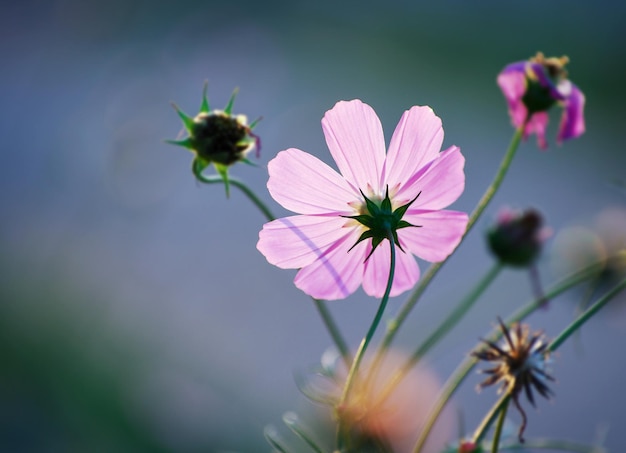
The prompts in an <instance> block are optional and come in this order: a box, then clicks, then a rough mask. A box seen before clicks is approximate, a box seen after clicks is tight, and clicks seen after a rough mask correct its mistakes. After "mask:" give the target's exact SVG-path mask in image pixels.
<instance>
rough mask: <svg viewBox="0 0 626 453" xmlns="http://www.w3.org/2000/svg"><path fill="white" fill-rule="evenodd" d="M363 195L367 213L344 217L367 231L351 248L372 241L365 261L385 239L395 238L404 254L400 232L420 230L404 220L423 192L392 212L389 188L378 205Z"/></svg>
mask: <svg viewBox="0 0 626 453" xmlns="http://www.w3.org/2000/svg"><path fill="white" fill-rule="evenodd" d="M360 192H361V195H363V199H364V200H365V211H366V212H364V213H362V214H359V215H354V216H344V217H346V218H348V219H354V220H356V221H357V222H359V223H361V224H362V225H364V226H365V227H366V228H367V230H365V231H364V232H363V233H362V234H361V236H360V237H359V239H358V240H357V241H356V243H355V244H354V245H353V246H352V247H350V250H352V249H353V248H354V247H355V246H356V245H357V244H358V243H359V242H361V241H364V240H366V239H370V238H371V239H372V250H371V251H370V253H369V254H368V255H367V257H366V258H365V261H367V260H368V259H369V257H370V256H372V253H374V250H376V247H378V246H379V245H380V243H381V242H383V240H385V239H389V238H390V237H391V238H393V243H394V244H395V245H397V246H398V248H399V249H400V250H402V252H404V249H403V248H402V246H401V245H400V241H399V240H398V230H399V229H401V228H407V227H416V228H419V227H421V225H412V224H410V223H409V222H407V221H406V220H402V217H404V214H405V213H406V211H407V209H409V206H411V204H413V202H414V201H415V200H417V197H419V196H420V194H421V192H420V193H418V194H417V195H416V196H415V198H413V199H412V200H411V201H409V202H408V203H407V204H405V205H403V206H400V207H399V208H396V209H395V210H392V206H391V199H390V198H389V187H387V189H386V191H385V198H383V199H382V200H381V201H380V203H376V202H375V201H373V200H370V199H369V198H367V197H366V196H365V194H364V193H363V191H360Z"/></svg>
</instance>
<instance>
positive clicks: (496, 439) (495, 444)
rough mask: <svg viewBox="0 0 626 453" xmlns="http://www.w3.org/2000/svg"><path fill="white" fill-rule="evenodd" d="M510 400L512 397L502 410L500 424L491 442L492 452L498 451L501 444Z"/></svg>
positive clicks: (496, 452)
mask: <svg viewBox="0 0 626 453" xmlns="http://www.w3.org/2000/svg"><path fill="white" fill-rule="evenodd" d="M509 401H511V398H510V397H509V398H507V400H506V402H505V403H504V406H502V409H501V410H500V417H499V418H498V424H497V425H496V432H495V433H494V435H493V441H492V444H491V453H498V447H499V446H500V436H501V435H502V427H503V426H504V419H505V418H506V410H507V409H508V407H509Z"/></svg>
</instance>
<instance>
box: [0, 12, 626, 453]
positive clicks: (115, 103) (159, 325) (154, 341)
mask: <svg viewBox="0 0 626 453" xmlns="http://www.w3.org/2000/svg"><path fill="white" fill-rule="evenodd" d="M625 20H626V7H625V6H624V5H623V4H621V3H619V2H608V1H606V2H583V1H553V2H544V1H526V2H501V1H495V0H494V1H484V2H465V1H460V0H459V1H442V2H413V1H408V0H407V1H390V2H331V1H325V0H324V1H315V2H289V1H277V0H274V1H267V2H252V1H240V2H215V1H204V2H201V1H180V2H173V1H172V2H166V1H141V0H107V1H79V0H56V1H48V2H35V1H23V2H14V3H12V4H9V3H6V2H5V3H4V4H3V5H2V7H0V56H1V61H2V69H0V101H1V104H0V105H1V110H0V112H1V113H0V115H1V121H0V137H1V147H2V165H1V166H0V209H1V211H2V223H1V224H0V234H1V236H0V247H1V254H0V266H1V272H0V282H1V286H0V288H1V292H2V294H1V299H2V301H1V308H0V351H1V356H0V358H1V362H2V365H1V372H0V421H1V422H0V449H1V450H3V451H159V450H163V451H239V452H258V451H268V450H269V447H268V446H267V444H266V443H265V442H264V440H263V438H262V429H263V427H264V426H265V425H266V424H268V423H271V424H275V425H280V416H281V414H282V413H283V412H284V411H286V410H289V409H293V408H301V407H304V406H305V403H303V402H302V398H301V397H300V396H299V392H298V390H297V389H296V386H295V384H294V382H293V372H294V371H298V370H303V369H306V368H307V367H309V366H311V365H313V364H315V363H317V362H318V361H319V358H320V355H321V353H322V352H323V351H324V350H325V349H326V348H327V347H328V346H329V345H330V341H329V338H328V335H327V333H326V331H325V330H324V328H323V325H322V323H321V321H320V320H319V318H318V317H317V314H316V311H315V309H314V306H313V305H312V303H311V301H310V299H308V298H307V297H306V296H305V295H304V294H302V293H301V292H299V291H298V290H297V289H295V288H294V286H293V285H292V278H293V276H294V274H295V271H283V270H279V269H276V268H273V267H272V266H270V265H269V264H267V262H266V261H265V259H264V258H263V256H261V255H260V254H259V253H258V252H257V251H256V249H255V244H256V240H257V234H258V231H259V229H260V228H261V226H262V224H263V222H264V219H263V217H262V216H261V215H260V214H259V212H257V211H256V210H255V209H254V207H253V206H251V204H250V203H249V202H248V201H247V200H246V199H245V198H244V197H243V196H242V195H241V194H240V193H238V192H237V191H236V190H235V191H234V192H233V194H232V196H231V198H230V199H228V200H227V199H226V197H225V195H224V191H223V188H222V187H219V186H211V187H202V186H200V185H199V184H197V183H196V182H195V181H194V179H193V177H192V175H191V173H190V163H191V154H189V153H187V152H186V151H185V150H183V149H182V148H175V147H172V146H169V145H166V144H164V143H163V141H162V140H163V139H165V138H175V137H176V136H177V134H178V133H179V131H180V128H181V125H180V121H179V119H178V117H177V116H176V114H175V112H174V111H173V110H172V108H171V107H170V105H169V103H170V101H175V102H176V103H177V104H178V105H179V106H181V108H182V109H183V110H185V111H187V112H188V113H190V114H194V113H195V112H197V109H198V107H199V104H200V100H201V90H202V84H203V82H204V80H205V79H208V80H209V98H210V101H211V103H212V105H213V106H215V107H217V108H222V107H223V106H224V105H225V104H226V102H227V100H228V97H229V95H230V93H231V91H232V89H233V88H234V87H235V86H238V87H240V95H239V96H238V98H237V101H236V104H235V112H236V113H245V114H247V115H248V117H249V118H250V119H254V118H256V117H257V116H261V115H262V116H263V120H262V121H261V123H259V126H258V127H257V129H256V132H257V133H258V134H259V135H260V136H261V139H262V143H263V148H262V156H261V159H260V160H259V161H258V162H259V167H258V168H253V167H246V166H237V167H236V168H233V170H232V173H233V174H234V175H236V176H238V177H240V178H242V179H244V180H245V181H247V182H248V184H249V185H250V186H251V187H252V188H254V189H255V190H256V191H257V192H258V193H259V194H260V196H261V197H262V198H263V200H265V201H266V202H267V203H269V204H270V205H271V206H272V207H273V209H274V210H275V212H276V213H278V214H286V211H284V210H282V209H281V208H279V207H278V206H276V205H275V204H274V203H273V201H272V200H271V198H270V197H269V195H268V194H267V192H266V190H265V182H266V179H267V173H266V169H265V166H266V164H267V162H268V161H269V160H270V159H271V158H272V157H273V156H274V155H275V154H276V153H277V152H278V151H280V150H281V149H285V148H288V147H297V148H300V149H304V150H307V151H309V152H311V153H314V154H315V155H317V156H319V157H320V158H322V159H324V160H325V161H327V162H329V163H330V155H329V154H328V151H327V149H326V146H325V143H324V140H323V135H322V131H321V127H320V123H319V121H320V119H321V117H322V115H323V114H324V112H325V111H326V110H328V109H329V108H331V107H332V106H333V105H334V103H335V102H336V101H337V100H340V99H353V98H360V99H362V100H363V101H365V102H367V103H369V104H370V105H372V106H373V107H374V109H375V110H376V111H377V113H378V115H379V116H380V118H381V121H382V123H383V126H384V128H385V131H386V137H387V140H389V137H390V136H391V132H392V131H393V128H394V127H395V125H396V122H397V121H398V119H399V118H400V115H401V114H402V112H403V111H404V110H406V109H408V108H409V107H411V106H412V105H415V104H420V105H423V104H427V105H430V106H432V107H433V108H434V110H435V111H436V113H437V114H438V115H439V116H441V117H442V119H443V123H444V128H445V132H446V139H445V142H444V146H445V147H447V146H449V145H452V144H456V145H458V146H460V147H461V149H462V151H463V153H464V155H465V156H466V158H467V164H466V175H467V185H466V190H465V192H464V194H463V195H462V197H461V198H460V199H459V200H458V202H457V203H455V205H454V206H453V207H454V208H455V209H460V210H466V211H470V210H471V209H472V208H473V206H474V205H475V203H476V201H477V200H478V198H479V197H480V195H481V194H482V192H483V190H484V189H485V187H486V186H487V185H488V183H489V181H490V180H491V178H492V175H493V174H494V172H495V170H496V168H497V166H498V163H499V161H500V159H501V156H502V155H503V152H504V149H505V148H506V146H507V144H508V142H509V139H510V137H511V135H512V132H513V130H512V128H511V126H510V124H509V118H508V115H507V112H506V107H505V103H504V100H503V98H502V96H501V93H500V92H499V90H498V88H497V86H496V84H495V78H496V75H497V73H498V72H499V71H500V70H501V69H502V68H503V67H504V65H506V64H507V63H509V62H512V61H517V60H521V59H525V58H528V57H530V56H532V55H534V54H535V52H536V51H538V50H541V51H543V52H544V53H545V54H546V55H557V56H560V55H562V54H567V55H568V56H569V57H570V58H571V64H570V65H569V71H570V75H571V78H572V80H573V81H574V82H575V83H576V84H577V85H578V86H579V87H580V88H581V89H582V90H583V91H584V93H585V94H586V96H587V102H588V103H587V109H586V119H587V133H586V134H585V135H584V136H583V137H582V138H580V139H578V140H574V141H572V142H568V143H566V144H565V145H564V146H561V147H558V146H556V144H555V136H556V127H557V125H558V112H554V115H553V116H552V122H551V127H550V128H549V132H548V137H549V140H550V145H551V146H550V149H549V150H548V151H547V152H540V151H539V150H538V148H537V147H536V144H535V141H534V138H531V140H529V141H528V142H526V143H525V144H523V145H522V147H521V149H520V150H519V153H518V155H517V156H516V159H515V162H514V166H513V168H512V169H511V171H510V174H509V176H508V179H507V180H506V181H505V183H504V185H503V187H502V190H501V191H500V192H499V193H498V195H497V196H496V198H495V199H494V201H493V204H492V205H491V206H490V208H489V209H488V210H487V213H486V216H485V217H484V219H483V220H481V221H480V222H479V224H478V225H477V228H476V229H475V231H474V233H473V234H472V235H471V236H470V237H469V240H468V241H467V242H466V243H464V244H463V245H462V246H461V247H460V248H459V250H458V253H457V254H456V255H455V256H454V257H453V258H452V259H451V261H450V262H449V263H448V264H446V266H445V267H444V268H443V270H442V272H441V273H440V275H439V276H438V279H437V280H436V281H435V282H434V283H433V284H432V285H431V288H430V289H429V291H428V293H427V294H426V296H425V297H424V298H423V300H422V301H421V302H420V304H419V305H418V307H417V309H416V310H415V312H414V313H412V315H411V317H410V318H409V320H408V322H407V324H406V325H405V326H404V331H403V334H402V335H401V336H400V339H399V342H398V345H402V346H405V347H407V348H408V347H410V346H411V345H415V344H417V342H418V341H419V339H420V338H423V337H424V336H425V335H426V334H427V332H428V331H429V329H430V328H431V327H432V326H433V325H434V324H435V323H436V321H437V320H438V319H441V317H442V316H443V315H444V314H445V313H446V312H447V311H448V310H449V309H450V307H451V306H453V304H454V303H455V302H456V301H457V300H458V299H459V298H460V297H461V296H462V294H463V293H464V291H466V290H467V289H468V288H470V287H471V285H472V284H473V283H474V282H475V281H477V279H478V278H479V277H480V276H482V275H483V274H484V273H485V272H486V271H487V269H488V268H489V267H490V265H491V264H492V259H491V258H490V256H489V255H488V253H487V252H486V250H485V248H484V245H483V242H482V239H481V231H484V230H485V229H486V228H487V226H488V225H489V219H490V218H493V216H494V215H495V213H496V211H497V208H498V207H499V206H502V205H504V204H509V205H512V206H517V207H527V206H535V207H537V208H539V209H541V210H542V211H543V212H544V214H545V216H546V218H547V220H548V222H549V223H550V225H551V226H552V227H553V228H554V230H555V231H556V232H558V231H559V230H560V229H562V228H565V227H568V226H571V225H577V224H582V225H589V224H591V222H592V219H593V218H594V216H596V215H597V214H598V213H599V212H600V211H601V210H602V209H604V208H607V207H610V206H621V207H622V208H623V207H624V205H625V204H626V193H625V192H624V189H623V187H622V188H620V187H619V185H615V184H613V183H612V182H613V181H622V182H623V181H624V180H625V179H626V153H625V152H624V145H623V134H624V120H625V119H626V118H625V115H624V104H625V102H626V91H625V90H624V89H623V82H624V77H625V75H626V74H625V68H626V49H625V47H624V42H626V32H625V31H624V30H625V29H624V25H623V24H624V21H625ZM621 227H622V228H624V226H623V225H622V226H621ZM550 245H551V242H548V244H547V249H546V253H545V254H544V257H543V259H542V261H541V263H540V270H541V275H542V280H543V281H544V283H546V284H548V283H550V282H552V281H554V280H556V279H557V278H558V277H559V275H557V272H555V271H554V266H552V265H551V263H552V262H553V261H554V260H555V259H556V258H555V257H554V254H553V253H552V250H551V248H550ZM557 258H558V257H557ZM421 267H422V269H425V268H426V264H425V263H421ZM530 296H531V289H530V286H529V282H528V276H527V274H526V273H524V272H521V271H506V272H504V273H503V275H502V276H501V277H500V278H499V279H498V280H497V282H496V284H494V286H493V287H492V288H490V289H489V291H488V292H487V293H486V295H485V297H484V299H483V300H481V301H480V303H479V305H478V307H477V308H476V310H475V311H474V312H472V314H470V315H469V316H468V317H467V319H466V320H464V322H463V323H462V324H461V325H460V326H459V328H458V329H457V330H455V332H454V335H452V336H450V337H448V338H447V339H446V340H445V341H444V342H443V343H442V344H441V345H440V346H439V347H437V348H436V349H435V350H434V351H433V353H432V354H431V356H430V357H429V362H430V364H431V365H432V366H433V368H434V369H435V371H436V372H437V373H438V374H439V375H440V377H441V378H442V379H445V377H446V375H447V374H449V373H450V372H451V371H452V370H453V369H454V367H455V365H456V363H458V361H459V360H460V359H462V358H463V357H465V354H467V352H468V350H469V347H470V346H471V345H473V344H474V343H475V341H476V339H477V338H478V337H479V336H481V335H484V334H485V332H486V331H487V329H488V328H489V327H490V326H491V325H492V324H493V322H494V321H495V316H496V315H502V316H506V315H507V314H508V313H510V312H511V311H512V310H514V309H515V308H516V307H518V306H519V305H520V304H522V303H524V302H525V301H527V300H528V299H529V297H530ZM579 297H580V293H572V294H570V296H568V297H564V298H561V299H558V300H557V301H554V302H553V304H552V305H551V306H550V308H549V310H547V311H542V312H541V313H538V314H536V315H535V316H533V317H532V319H531V321H532V324H533V327H536V328H543V329H545V330H546V332H547V333H548V334H549V335H552V336H553V335H556V334H557V333H558V332H559V331H560V329H562V328H563V327H564V326H565V325H566V324H567V323H568V322H569V321H570V319H571V317H572V313H573V310H574V305H575V302H576V300H578V299H577V298H579ZM402 301H403V298H402V297H399V298H397V299H394V300H392V301H391V303H390V306H389V308H388V313H389V314H392V313H394V312H395V311H396V310H397V309H398V307H399V306H400V304H401V303H402ZM376 305H377V302H376V301H375V300H372V299H370V298H368V297H366V296H365V295H364V294H363V293H362V292H361V291H359V292H357V293H356V294H355V295H354V296H352V297H350V298H349V299H347V300H344V301H337V302H333V303H331V304H329V306H330V309H331V311H332V312H333V314H334V315H335V316H336V319H337V321H338V323H339V324H340V325H341V327H342V329H343V330H344V333H345V336H346V337H347V338H348V339H349V340H350V343H351V344H352V345H354V346H356V345H357V344H358V342H359V340H360V338H361V337H362V335H363V333H364V332H365V330H366V329H367V327H368V325H369V322H370V320H371V318H372V316H373V314H374V312H375V310H376ZM624 316H625V315H624V314H623V312H621V311H620V310H610V309H609V310H608V311H607V313H604V314H600V315H599V316H598V317H596V318H595V319H594V320H592V321H591V322H590V323H589V325H588V327H586V328H585V329H584V331H583V333H582V335H581V336H580V337H579V338H578V340H577V341H578V343H576V342H572V343H571V344H566V345H565V346H563V348H562V349H561V350H560V351H559V354H558V355H557V357H556V358H555V362H554V364H553V374H554V375H555V376H556V377H557V379H558V383H557V384H556V385H555V387H554V390H555V393H556V398H555V399H554V401H553V402H547V401H544V400H542V401H539V402H538V406H539V410H538V411H534V410H532V409H531V408H529V410H528V413H529V416H530V421H529V427H528V432H527V434H528V436H529V437H532V436H548V435H550V436H554V437H558V438H569V439H573V440H578V441H582V442H593V441H594V439H596V437H597V435H598V433H601V432H604V429H605V428H606V427H608V432H607V438H606V445H607V446H608V447H609V448H610V449H611V451H613V452H619V451H622V447H623V446H625V445H626V433H625V432H624V430H623V426H624V420H626V410H625V409H624V408H625V407H626V396H625V394H624V392H623V381H624V378H625V377H626V359H625V357H624V352H623V347H622V345H623V344H624V342H625V340H626V318H625V317H624ZM479 379H480V378H479V377H478V376H472V378H471V379H470V380H469V382H468V384H466V385H465V387H464V388H463V390H462V391H461V392H460V393H459V395H458V396H457V398H456V400H455V403H456V404H457V406H459V407H461V408H462V410H463V416H464V418H465V423H466V426H467V427H468V430H473V429H474V428H475V427H476V425H477V424H478V422H479V420H480V417H481V416H482V415H483V414H484V413H485V412H486V410H487V409H488V408H489V407H490V406H491V404H493V402H494V401H495V398H496V395H495V391H494V390H492V389H489V390H485V391H484V392H482V393H481V394H480V395H477V394H476V393H475V391H474V388H473V387H474V386H475V384H476V383H477V382H478V381H479ZM527 406H528V405H527ZM511 417H512V419H513V420H516V421H517V420H519V417H518V416H517V415H516V414H512V416H511ZM279 429H282V428H279ZM452 440H453V439H452Z"/></svg>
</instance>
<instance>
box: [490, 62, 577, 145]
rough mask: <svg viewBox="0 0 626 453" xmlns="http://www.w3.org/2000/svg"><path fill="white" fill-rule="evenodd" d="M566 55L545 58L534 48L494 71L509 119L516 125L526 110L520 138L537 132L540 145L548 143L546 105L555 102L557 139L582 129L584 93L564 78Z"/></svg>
mask: <svg viewBox="0 0 626 453" xmlns="http://www.w3.org/2000/svg"><path fill="white" fill-rule="evenodd" d="M568 61H569V59H568V58H567V57H561V58H545V57H544V56H543V54H542V53H541V52H538V53H537V55H536V56H535V57H534V58H531V59H530V60H528V61H518V62H517V63H512V64H510V65H508V66H507V67H505V68H504V69H503V70H502V72H501V73H500V74H499V75H498V85H499V86H500V88H501V89H502V92H503V93H504V97H505V98H506V101H507V104H508V106H509V114H510V115H511V122H512V123H513V125H514V126H515V127H520V126H521V125H522V124H523V123H524V121H525V120H526V116H527V115H528V114H529V113H530V115H531V116H530V120H529V121H528V124H527V125H526V128H525V129H524V139H526V138H527V137H528V135H530V134H537V144H538V145H539V147H540V148H541V149H546V148H547V147H548V145H547V142H546V137H545V136H546V128H547V126H548V112H547V111H548V109H549V108H550V107H552V106H553V105H554V104H555V103H558V104H560V105H561V106H562V107H563V115H562V117H561V124H560V125H559V132H558V135H557V142H558V143H559V144H561V143H562V142H563V140H567V139H570V138H576V137H578V136H580V135H582V134H583V133H584V132H585V118H584V116H583V110H584V107H585V95H584V94H583V93H582V91H580V90H579V89H578V87H576V85H574V84H573V83H572V82H570V81H569V80H568V79H567V72H566V71H565V65H566V64H567V63H568Z"/></svg>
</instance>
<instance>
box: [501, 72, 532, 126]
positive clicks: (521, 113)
mask: <svg viewBox="0 0 626 453" xmlns="http://www.w3.org/2000/svg"><path fill="white" fill-rule="evenodd" d="M524 67H525V63H514V64H511V65H509V66H507V67H506V68H505V69H504V70H503V71H502V72H501V73H500V74H499V75H498V85H499V86H500V89H501V90H502V93H503V94H504V97H505V99H506V102H507V104H508V106H509V115H510V116H511V122H512V123H513V126H515V127H520V126H521V125H522V124H523V123H524V120H526V113H527V110H526V106H525V105H524V103H523V102H522V97H523V96H524V94H525V93H526V75H525V69H524Z"/></svg>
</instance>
